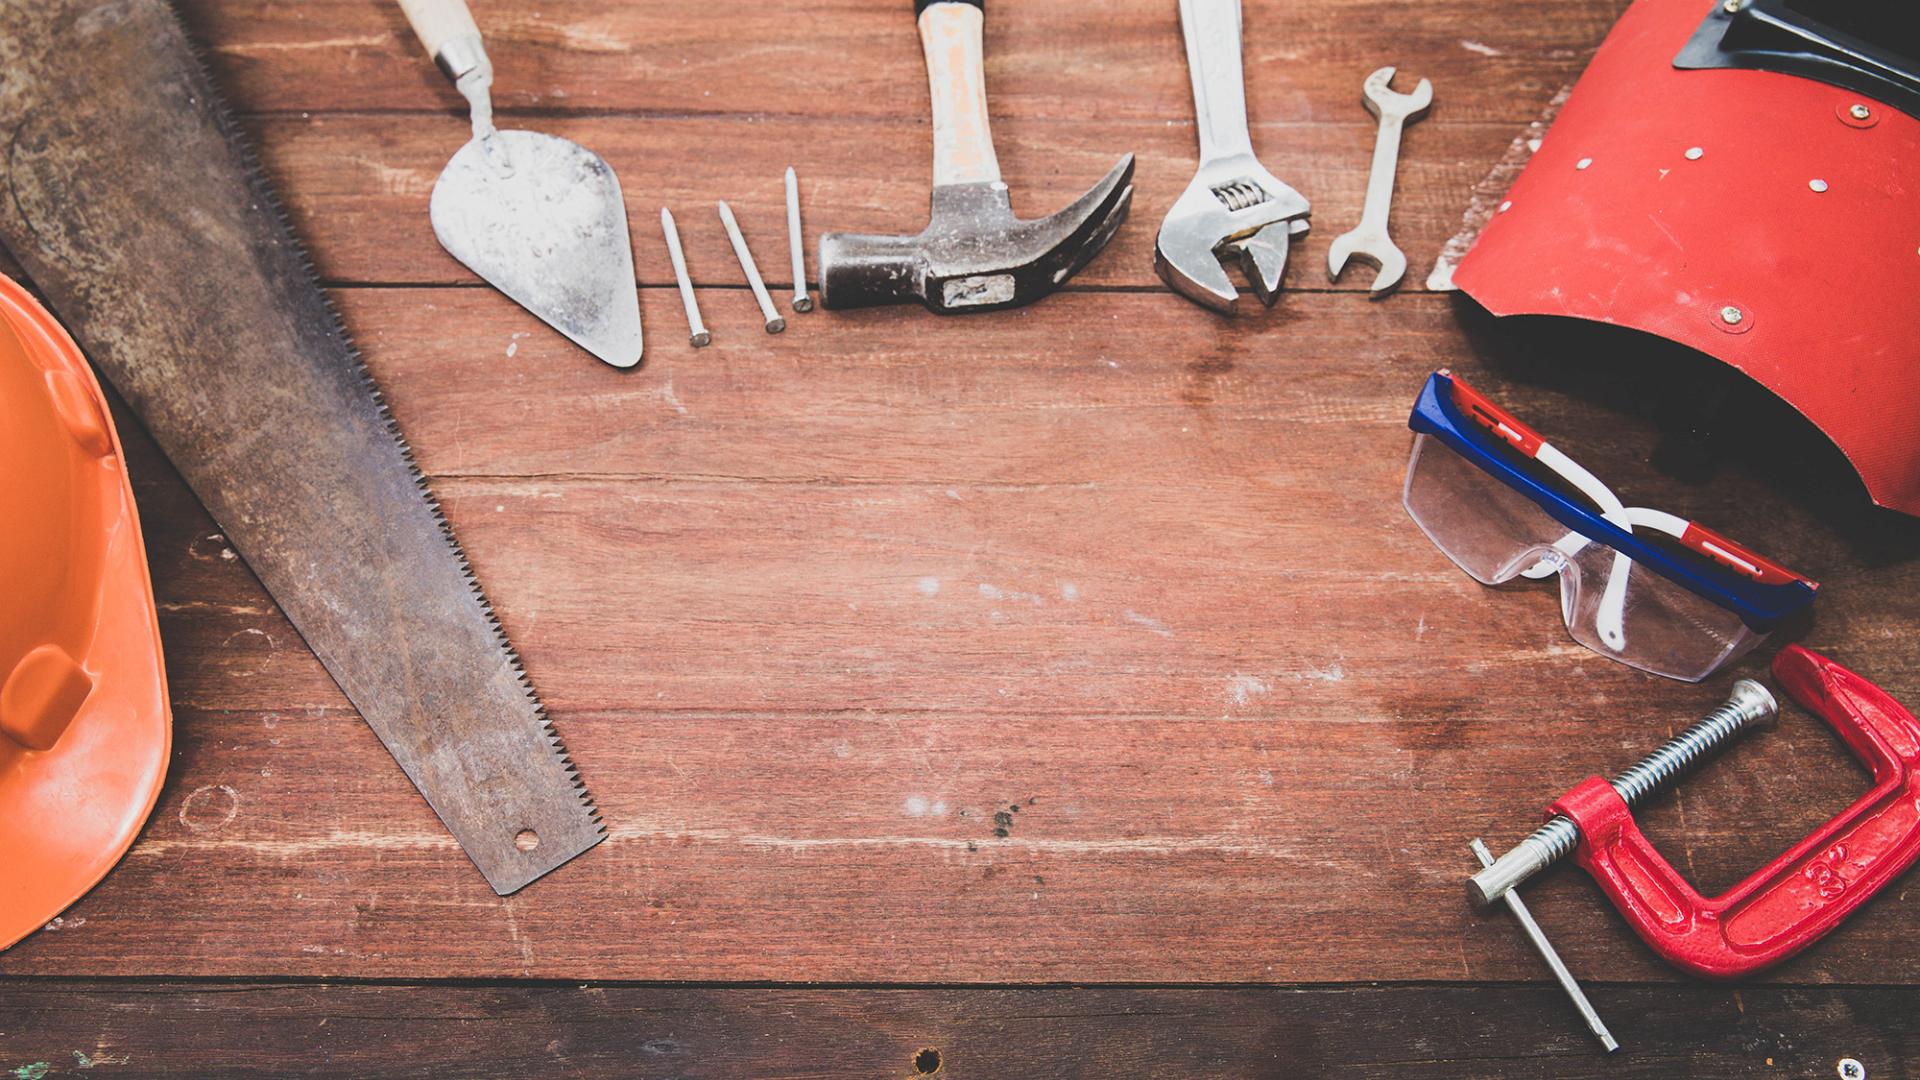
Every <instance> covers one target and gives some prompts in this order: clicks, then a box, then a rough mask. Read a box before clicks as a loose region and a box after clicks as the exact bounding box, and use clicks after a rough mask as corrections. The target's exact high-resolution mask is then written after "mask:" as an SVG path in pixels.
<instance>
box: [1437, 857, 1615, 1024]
mask: <svg viewBox="0 0 1920 1080" xmlns="http://www.w3.org/2000/svg"><path fill="white" fill-rule="evenodd" d="M1472 847H1473V856H1474V858H1476V859H1479V860H1480V865H1481V866H1492V865H1493V852H1491V851H1488V850H1487V845H1486V844H1484V843H1482V842H1481V841H1480V838H1479V837H1475V838H1474V840H1473V845H1472ZM1500 899H1501V900H1503V901H1505V902H1506V905H1507V910H1508V911H1511V912H1513V918H1514V921H1516V922H1518V923H1519V924H1520V929H1522V930H1524V931H1526V934H1527V940H1528V941H1531V942H1533V948H1534V951H1535V952H1538V953H1539V954H1540V959H1542V960H1545V961H1546V962H1547V967H1548V968H1549V969H1551V970H1552V971H1553V977H1554V978H1555V979H1558V980H1559V981H1560V989H1562V990H1565V991H1566V992H1567V996H1568V997H1570V998H1572V999H1573V1007H1574V1008H1576V1009H1579V1010H1580V1016H1581V1018H1582V1019H1584V1020H1585V1021H1586V1022H1587V1030H1588V1031H1591V1032H1593V1037H1594V1038H1596V1039H1599V1040H1600V1045H1601V1046H1604V1047H1606V1048H1607V1053H1609V1054H1611V1053H1613V1052H1614V1051H1615V1050H1618V1049H1620V1044H1619V1043H1618V1042H1616V1041H1614V1038H1613V1032H1611V1031H1608V1030H1607V1025H1606V1023H1605V1022H1604V1021H1602V1020H1601V1019H1600V1014H1599V1013H1598V1012H1595V1011H1594V1008H1593V1002H1591V1001H1588V1000H1587V994H1586V991H1584V990H1582V989H1580V983H1579V982H1578V981H1576V980H1575V979H1574V977H1573V972H1571V971H1568V970H1567V965H1566V964H1565V963H1563V962H1561V960H1560V954H1559V953H1558V952H1557V951H1555V949H1554V947H1553V942H1551V941H1548V940H1547V935H1546V933H1545V932H1544V931H1542V930H1541V929H1540V924H1539V923H1537V922H1534V921H1533V912H1531V911H1528V910H1527V905H1526V902H1525V901H1523V900H1521V899H1520V894H1519V893H1518V892H1516V891H1514V890H1511V889H1509V890H1507V891H1506V892H1504V893H1501V894H1500Z"/></svg>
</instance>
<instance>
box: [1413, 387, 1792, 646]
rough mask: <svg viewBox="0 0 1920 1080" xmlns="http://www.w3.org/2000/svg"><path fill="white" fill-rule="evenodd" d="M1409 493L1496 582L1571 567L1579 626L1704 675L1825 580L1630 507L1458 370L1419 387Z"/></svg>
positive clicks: (1586, 639) (1573, 615)
mask: <svg viewBox="0 0 1920 1080" xmlns="http://www.w3.org/2000/svg"><path fill="white" fill-rule="evenodd" d="M1407 426H1408V427H1410V428H1412V429H1413V431H1414V440H1413V456H1412V457H1411V458H1410V459H1409V460H1408V462H1407V483H1406V490H1405V494H1404V498H1405V501H1406V506H1407V513H1409V514H1411V515H1412V516H1413V520H1414V522H1415V523H1416V524H1418V525H1419V526H1420V528H1421V530H1422V531H1423V532H1425V533H1426V534H1427V538H1428V539H1430V540H1432V541H1433V542H1434V545H1435V546H1436V547H1438V548H1439V549H1440V550H1441V551H1443V552H1445V553H1446V555H1447V557H1448V558H1450V559H1452V560H1453V561H1454V563H1455V564H1456V565H1458V566H1459V567H1460V569H1462V570H1465V571H1466V572H1467V573H1468V574H1470V575H1472V577H1473V578H1474V580H1476V581H1479V582H1480V583H1481V584H1484V585H1500V584H1503V583H1505V582H1508V581H1511V580H1513V579H1514V578H1516V577H1520V578H1546V577H1551V576H1555V575H1557V576H1558V577H1559V579H1560V607H1561V614H1562V615H1563V616H1564V617H1565V619H1566V623H1567V631H1568V632H1569V633H1571V634H1572V635H1573V639H1574V640H1575V641H1578V642H1579V643H1580V644H1582V645H1585V646H1586V647H1587V648H1589V649H1592V650H1593V651H1595V652H1597V653H1600V654H1602V655H1603V656H1607V657H1610V658H1612V659H1614V660H1618V661H1620V662H1621V663H1623V664H1628V665H1631V666H1633V667H1636V668H1639V669H1641V670H1643V671H1650V672H1653V673H1654V674H1656V675H1665V676H1667V677H1669V678H1674V679H1684V680H1686V681H1687V682H1698V681H1699V680H1701V679H1704V678H1706V677H1707V676H1708V675H1711V674H1712V673H1713V672H1715V671H1717V670H1719V669H1720V667H1721V666H1722V665H1724V664H1726V663H1727V662H1729V661H1731V660H1733V659H1735V658H1737V657H1739V656H1740V655H1741V654H1743V653H1745V652H1746V651H1747V650H1748V649H1751V648H1753V647H1754V646H1755V645H1757V644H1759V643H1760V642H1761V641H1762V640H1764V639H1765V638H1766V637H1767V635H1768V634H1770V633H1772V631H1773V630H1774V628H1775V627H1777V626H1778V625H1779V624H1780V623H1781V622H1782V621H1783V620H1785V619H1787V618H1788V617H1789V616H1791V615H1793V614H1794V613H1796V612H1798V611H1801V610H1802V609H1804V608H1806V607H1807V605H1809V604H1811V603H1813V598H1814V595H1815V590H1816V589H1818V588H1819V586H1818V585H1816V584H1815V583H1814V582H1812V581H1809V580H1808V579H1806V578H1804V577H1802V576H1800V575H1799V574H1796V573H1794V572H1793V571H1791V570H1788V569H1786V568H1785V567H1782V566H1780V565H1779V564H1777V563H1774V562H1771V561H1769V560H1767V559H1764V558H1762V557H1760V556H1759V555H1756V554H1754V553H1753V552H1752V551H1749V550H1748V549H1746V548H1744V547H1742V546H1740V545H1739V544H1736V543H1734V542H1733V541H1731V540H1728V539H1727V538H1725V537H1723V536H1720V535H1719V534H1717V533H1714V532H1712V531H1710V530H1708V529H1706V528H1704V527H1702V526H1700V525H1699V524H1696V523H1694V522H1691V521H1687V520H1685V519H1683V518H1679V517H1675V516H1674V515H1672V514H1668V513H1663V512H1661V511H1659V510H1649V509H1646V508H1645V507H1639V506H1627V505H1625V504H1623V503H1622V502H1621V501H1620V498H1619V497H1618V496H1616V495H1615V494H1614V493H1613V492H1612V491H1610V490H1608V488H1607V486H1606V485H1605V484H1602V483H1601V482H1600V481H1599V479H1598V478H1596V477H1595V476H1594V475H1593V474H1592V473H1590V472H1588V471H1587V470H1586V469H1583V468H1581V467H1580V466H1579V465H1578V464H1576V463H1575V462H1574V461H1573V460H1572V459H1571V458H1569V457H1567V456H1566V455H1565V454H1563V453H1561V452H1560V451H1559V450H1558V449H1557V448H1555V447H1554V446H1553V444H1551V443H1549V442H1547V441H1546V440H1545V439H1543V438H1541V437H1540V435H1539V433H1537V432H1535V431H1534V430H1533V429H1532V428H1529V427H1527V426H1526V425H1525V424H1522V423H1521V422H1520V421H1519V420H1517V419H1515V418H1514V416H1513V415H1512V414H1511V413H1509V412H1507V411H1506V410H1505V409H1502V408H1501V407H1500V406H1498V405H1495V404H1494V403H1493V402H1492V401H1489V400H1488V399H1487V398H1486V397H1484V396H1482V395H1481V394H1479V393H1477V392H1476V391H1474V390H1473V389H1472V388H1470V387H1468V386H1467V385H1466V384H1465V383H1463V382H1461V381H1460V380H1458V379H1456V378H1454V377H1453V376H1452V374H1451V373H1450V372H1448V371H1446V370H1444V369H1443V370H1441V371H1438V372H1435V373H1434V374H1433V375H1432V376H1431V377H1430V378H1428V379H1427V384H1426V386H1425V387H1424V388H1423V389H1422V390H1421V391H1420V399H1419V400H1418V401H1416V402H1415V403H1414V406H1413V414H1412V415H1411V416H1409V417H1408V418H1407Z"/></svg>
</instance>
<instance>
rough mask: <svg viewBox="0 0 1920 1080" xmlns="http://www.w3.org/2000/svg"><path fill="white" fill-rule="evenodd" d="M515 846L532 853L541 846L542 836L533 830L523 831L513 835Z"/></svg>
mask: <svg viewBox="0 0 1920 1080" xmlns="http://www.w3.org/2000/svg"><path fill="white" fill-rule="evenodd" d="M513 846H514V847H517V848H519V849H520V850H521V851H532V850H533V849H534V848H537V847H539V846H540V834H539V833H537V832H534V831H533V830H532V829H521V830H520V831H519V832H517V833H514V834H513Z"/></svg>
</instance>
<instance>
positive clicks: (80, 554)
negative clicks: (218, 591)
mask: <svg viewBox="0 0 1920 1080" xmlns="http://www.w3.org/2000/svg"><path fill="white" fill-rule="evenodd" d="M171 741H172V718H171V714H170V713H169V711H168V708H167V684H166V673H165V668H164V666H163V664H162V662H161V658H160V627H159V624H158V622H157V620H156V619H155V616H154V608H153V587H152V585H151V583H150V582H149V581H148V580H147V557H146V550H145V548H144V546H143V545H142V544H141V542H140V519H139V517H138V516H137V515H136V514H135V513H134V506H133V487H132V485H131V484H129V483H128V481H127V468H126V462H125V459H124V457H123V455H122V454H121V450H120V438H119V436H118V434H116V433H115V431H114V429H113V419H112V417H111V416H109V415H108V412H107V400H106V397H105V396H104V395H103V394H102V393H101V392H100V384H99V383H97V382H95V381H94V378H93V372H92V371H91V370H89V369H88V367H87V362H86V359H85V358H84V357H82V356H81V355H80V349H79V347H78V346H76V345H74V343H73V339H72V338H70V337H68V336H67V334H66V331H64V330H62V329H61V328H60V325H59V324H58V323H56V322H54V320H53V317H52V316H51V315H49V314H48V313H47V311H46V309H45V308H43V307H41V306H40V305H39V304H38V303H37V302H35V300H34V299H33V297H32V296H30V295H28V294H27V292H26V290H24V289H22V288H21V287H20V286H19V285H18V284H16V283H14V282H13V281H11V280H8V279H7V278H6V277H5V276H0V949H4V948H6V947H8V946H10V945H12V944H13V943H14V942H16V941H19V940H20V939H21V938H22V937H25V936H26V935H27V934H29V933H31V932H33V931H34V930H36V929H39V928H40V927H41V926H42V925H44V924H45V923H46V922H47V921H48V920H50V919H52V918H53V917H54V916H55V915H58V914H59V913H60V912H61V911H62V910H64V909H65V908H66V907H67V905H69V904H71V903H73V902H74V901H75V900H78V899H79V898H80V897H81V895H82V894H84V893H85V892H86V891H87V890H88V889H91V888H92V887H93V886H94V885H95V884H96V883H97V882H99V880H100V879H101V878H102V877H104V876H106V873H107V871H108V870H109V869H111V868H112V866H113V864H114V863H116V862H118V861H119V860H120V856H122V855H124V854H126V851H127V848H128V847H129V846H131V845H132V843H133V839H134V836H135V835H136V834H137V833H138V832H139V831H140V826H141V824H142V823H143V822H145V821H146V820H147V815H148V814H150V813H152V812H153V804H154V800H155V799H156V798H158V797H159V795H160V782H161V780H162V779H163V778H164V777H165V776H166V771H167V754H168V752H169V744H170V743H171Z"/></svg>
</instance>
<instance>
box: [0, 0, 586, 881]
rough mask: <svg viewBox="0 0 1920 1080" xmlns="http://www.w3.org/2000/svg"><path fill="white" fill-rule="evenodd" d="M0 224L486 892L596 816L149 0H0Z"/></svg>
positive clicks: (221, 115)
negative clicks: (4, 151)
mask: <svg viewBox="0 0 1920 1080" xmlns="http://www.w3.org/2000/svg"><path fill="white" fill-rule="evenodd" d="M0 40H4V41H6V42H7V46H8V54H9V55H8V57H7V63H6V72H5V76H4V77H3V78H0V126H4V127H5V128H7V130H6V145H7V147H8V155H7V157H6V159H5V161H4V163H3V164H0V168H4V169H5V175H6V183H7V187H8V197H7V198H6V199H4V200H0V203H3V204H4V205H0V239H4V241H5V242H6V244H7V246H8V247H9V248H10V249H11V251H12V253H13V255H14V257H15V258H16V259H18V260H19V262H20V264H21V265H22V266H23V267H24V268H25V269H26V271H27V273H28V274H29V275H30V276H31V277H32V279H33V282H34V284H35V285H36V286H38V287H39V288H40V289H41V290H42V291H43V292H44V293H45V295H46V296H47V298H48V299H49V300H50V301H51V303H52V306H53V307H54V309H55V310H56V311H57V312H58V313H59V315H60V316H61V319H62V320H63V321H64V322H65V323H66V325H67V326H68V328H69V329H70V330H72V332H73V333H74V336H75V337H76V338H77V339H78V340H79V341H80V343H81V345H82V346H84V347H85V349H86V351H87V354H88V356H89V357H90V358H91V359H92V360H93V362H94V363H95V365H97V366H98V367H99V368H100V370H101V371H102V372H103V373H104V374H105V375H106V376H107V378H108V379H109V380H111V381H112V383H113V384H114V386H115V388H116V389H118V390H119V391H120V394H121V396H122V397H124V398H125V399H126V401H127V403H128V404H129V405H131V406H132V407H133V409H134V411H135V412H137V413H138V414H139V415H140V418H141V420H142V421H143V422H144V423H145V424H146V426H147V429H148V430H149V431H150V432H152V434H153V437H154V439H155V441H156V442H158V443H159V445H160V448H161V449H162V450H163V451H165V453H166V455H167V457H168V458H169V459H171V460H172V462H173V464H174V466H175V467H176V468H178V469H179V470H180V472H181V474H182V475H183V476H184V477H185V478H186V480H187V483H188V484H189V485H190V486H191V487H192V488H193V490H194V493H195V494H196V495H198V496H199V498H200V501H201V502H202V503H204V504H205V505H206V507H207V510H208V511H209V512H210V513H211V514H212V515H213V518H214V520H215V521H216V522H218V523H219V525H220V527H221V529H222V530H223V531H224V533H225V534H226V536H227V538H228V540H229V541H230V542H231V543H232V545H233V547H234V549H235V550H236V551H237V552H239V554H240V555H241V557H242V558H244V559H245V560H246V563H247V565H248V566H249V567H250V568H252V570H253V572H254V573H255V574H256V575H258V577H259V578H260V582H261V584H262V585H264V586H265V587H266V589H267V591H268V592H269V593H271V594H272V596H273V598H274V600H275V601H276V602H278V603H279V605H280V607H281V608H282V609H283V610H284V611H285V612H286V614H287V617H288V618H289V619H290V620H292V622H293V625H294V626H295V628H297V629H298V630H299V632H300V635H301V636H302V637H303V638H305V639H306V642H307V644H308V645H309V646H310V647H311V648H312V649H313V651H314V653H315V655H317V656H318V657H319V658H320V661H321V663H322V664H324V665H325V666H326V668H327V671H328V672H329V673H331V674H332V676H333V678H334V680H335V681H336V682H337V683H339V685H340V689H341V690H342V691H343V692H344V693H345V694H346V696H347V698H348V700H350V701H352V702H353V704H354V707H355V708H357V709H358V710H359V711H360V715H361V716H362V717H364V718H365V719H366V721H367V723H368V725H369V726H371V727H372V728H373V730H374V732H375V733H376V734H378V735H379V737H380V740H381V742H383V743H385V744H386V747H387V749H388V750H389V751H391V752H392V754H393V756H394V758H395V759H396V760H397V761H399V763H400V767H401V768H402V769H404V770H405V771H406V774H407V776H408V777H409V778H411V779H412V780H413V782H414V784H415V786H417V787H418V788H419V789H420V792H421V794H423V795H425V796H426V799H427V802H428V803H429V804H431V805H432V807H433V809H434V811H435V812H436V813H437V814H439V815H440V819H441V820H442V821H443V822H445V823H446V826H447V828H448V830H450V831H451V832H452V833H453V835H454V838H455V839H457V840H458V841H459V842H460V846H461V847H462V848H463V849H465V850H466V853H467V854H468V855H469V856H470V857H471V858H472V859H473V861H474V863H475V864H476V865H477V866H478V867H479V868H480V872H481V873H482V874H484V875H485V876H486V879H487V881H488V883H489V884H491V885H492V886H493V888H494V890H495V891H496V892H498V893H500V894H502V895H505V894H507V893H511V892H514V891H515V890H517V889H519V888H521V887H522V886H524V885H526V884H527V883H528V882H530V881H533V880H534V879H535V878H538V877H540V876H541V875H542V874H545V873H546V872H548V871H549V870H552V869H553V868H554V867H556V866H559V865H560V864H562V863H564V862H566V861H567V860H569V859H571V858H573V857H574V856H575V855H578V854H580V853H581V852H583V851H585V850H586V849H588V848H590V847H592V846H593V845H595V844H597V843H599V842H600V841H601V840H602V839H604V838H605V836H606V827H605V826H604V825H603V824H601V822H600V815H599V812H598V811H597V810H596V809H595V808H594V805H593V802H592V800H591V799H590V798H589V797H588V795H587V792H586V788H585V785H584V784H583V783H582V782H581V780H580V777H579V775H578V773H577V772H576V771H575V769H574V766H573V764H572V762H571V761H570V760H569V759H568V757H567V754H566V750H565V748H564V747H563V746H562V745H561V743H560V739H559V737H558V735H556V734H555V733H554V730H553V727H552V725H551V724H550V723H549V721H548V720H547V717H546V715H545V713H544V712H543V710H542V709H541V706H540V702H539V700H538V699H537V697H536V696H535V694H534V691H533V687H532V686H531V684H530V683H529V682H528V679H527V676H526V673H525V671H524V670H523V668H522V666H521V664H520V661H519V658H518V657H517V656H515V654H514V652H513V649H512V647H511V646H510V645H509V644H508V642H507V639H506V635H505V634H504V632H503V631H502V630H501V627H500V623H499V620H498V619H497V618H495V617H494V614H493V611H492V609H491V607H490V606H489V605H488V603H487V600H486V597H485V596H484V595H483V594H482V592H481V589H480V585H479V583H478V582H477V581H476V580H475V578H474V575H473V570H472V568H471V567H470V566H469V565H468V563H467V560H466V557H465V555H464V554H463V553H462V552H461V550H460V547H459V545H458V543H456V542H455V540H454V537H453V533H452V531H451V529H449V528H448V525H447V522H446V519H445V518H444V517H443V516H442V514H441V511H440V508H439V505H438V504H437V503H436V502H435V501H434V499H433V496H432V495H431V493H430V492H429V491H428V490H427V485H426V482H425V479H424V477H423V476H422V475H421V474H420V471H419V470H418V468H417V467H416V466H415V465H414V462H413V455H412V452H411V451H410V450H409V449H408V447H407V445H406V443H405V441H404V440H403V439H401V437H400V434H399V431H398V429H397V428H396V426H395V425H394V422H393V420H392V417H391V416H390V415H389V414H388V412H387V408H386V406H385V404H384V403H383V402H382V401H381V399H380V394H379V391H378V389H377V388H376V387H375V386H374V385H373V382H372V381H371V379H370V378H369V377H368V375H367V373H366V370H365V369H364V367H363V366H362V365H361V363H360V359H359V356H358V355H357V354H356V353H355V351H354V349H353V347H352V345H351V344H350V343H349V341H348V339H347V335H346V333H345V331H344V330H343V329H342V327H341V326H340V323H339V320H338V319H337V318H336V316H335V314H334V312H333V309H332V306H331V304H330V303H329V302H328V300H327V298H326V295H325V294H324V293H323V292H322V291H321V289H320V287H319V285H318V282H317V280H316V278H315V275H314V273H313V269H312V267H311V265H310V264H309V263H308V261H307V259H306V256H305V254H304V253H303V252H302V250H301V249H300V247H299V245H298V243H297V242H296V240H295V238H294V235H293V231H292V229H291V228H290V227H289V226H288V225H287V223H286V220H285V216H284V215H283V214H282V213H281V212H280V210H279V206H278V204H277V202H276V201H275V199H274V196H273V193H272V191H271V189H270V187H269V185H268V184H267V182H266V180H265V178H264V176H263V175H262V174H261V172H260V170H259V168H258V166H257V164H256V163H255V162H254V160H253V157H252V155H251V153H250V152H249V151H248V150H247V149H246V146H245V143H244V141H243V140H242V138H241V133H240V131H239V128H238V127H237V126H236V125H235V124H234V122H233V121H232V119H231V118H230V117H229V116H228V115H227V113H226V110H225V109H224V108H223V107H222V106H221V105H220V103H219V99H218V97H217V95H216V93H215V91H214V88H213V84H212V81H211V80H210V79H209V78H208V76H207V74H206V72H205V70H204V68H203V67H202V66H201V63H200V60H199V57H198V56H197V55H196V54H195V52H194V51H193V49H192V47H191V45H190V44H189V42H188V40H187V37H186V34H185V32H184V31H183V29H182V27H181V25H180V23H179V21H178V19H177V18H176V16H175V14H174V12H173V10H172V9H171V8H170V7H169V5H168V4H167V3H166V0H31V2H29V0H0Z"/></svg>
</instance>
